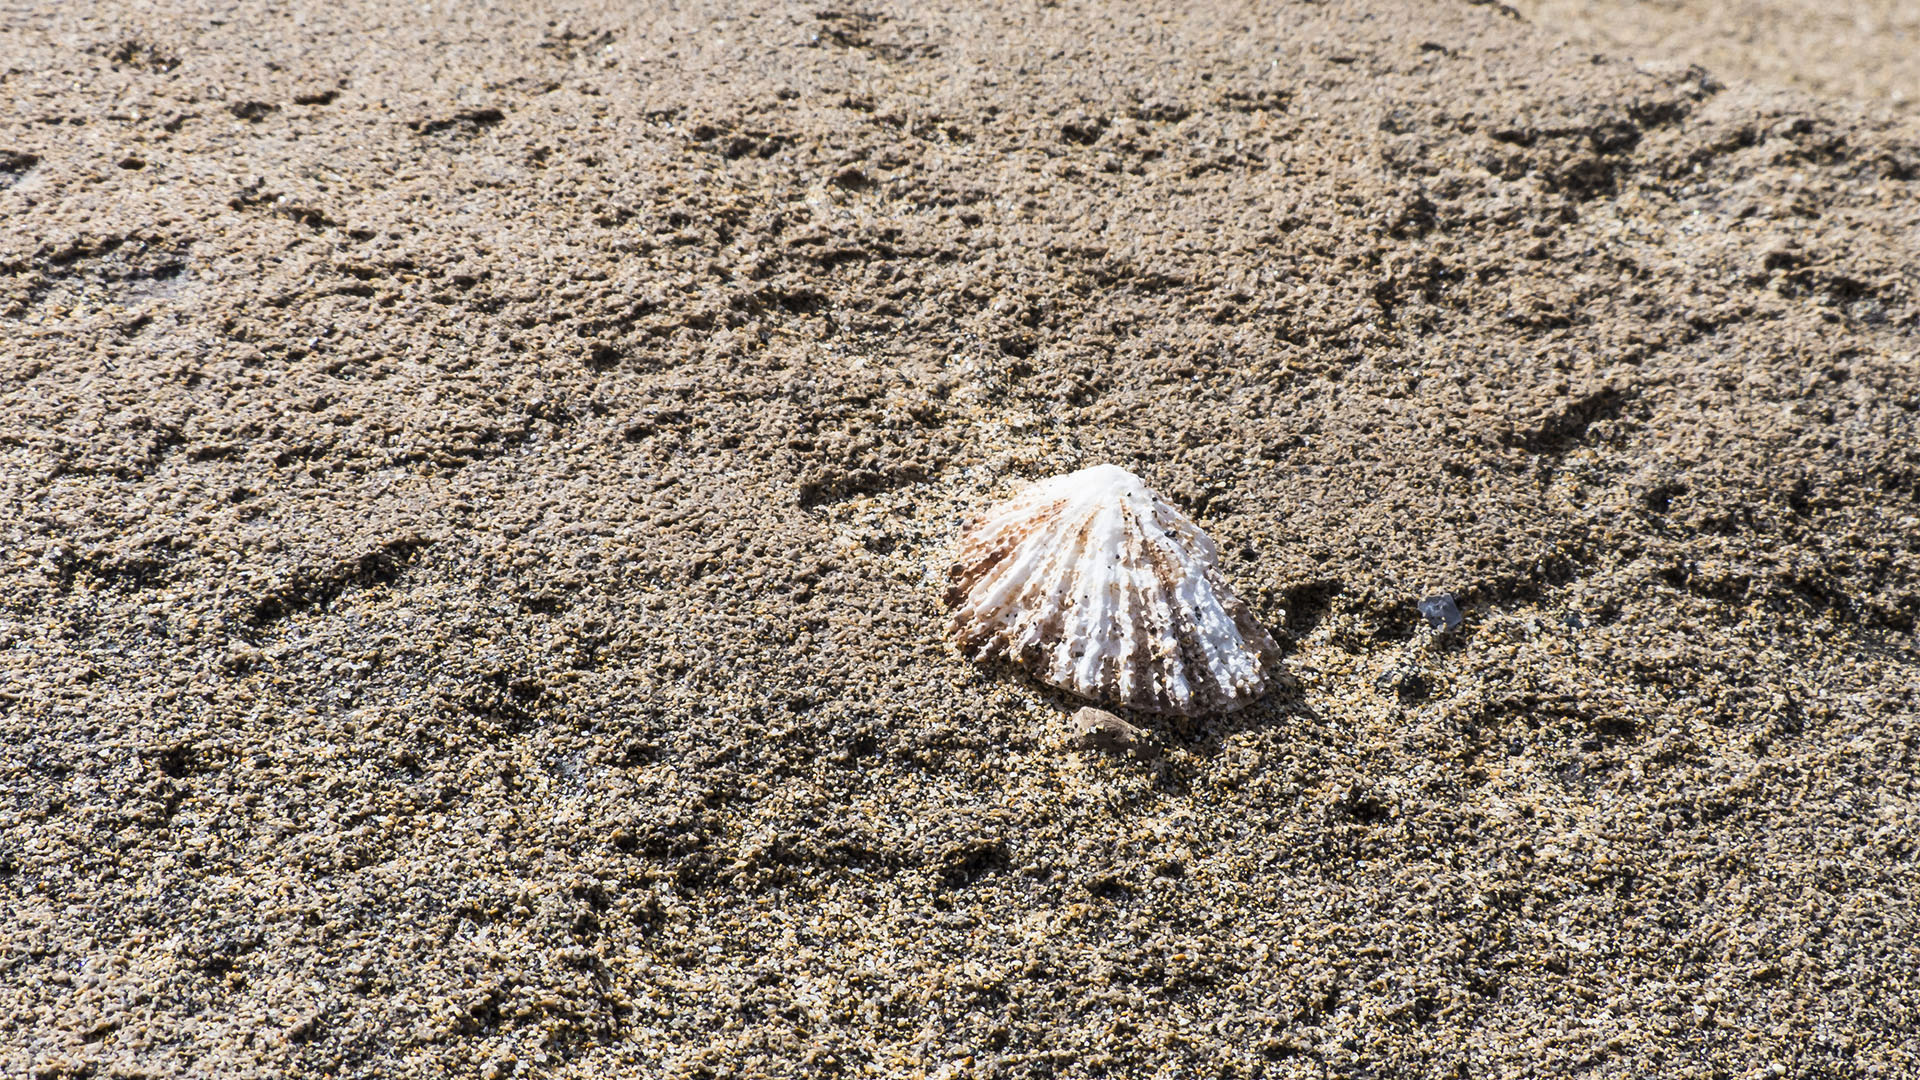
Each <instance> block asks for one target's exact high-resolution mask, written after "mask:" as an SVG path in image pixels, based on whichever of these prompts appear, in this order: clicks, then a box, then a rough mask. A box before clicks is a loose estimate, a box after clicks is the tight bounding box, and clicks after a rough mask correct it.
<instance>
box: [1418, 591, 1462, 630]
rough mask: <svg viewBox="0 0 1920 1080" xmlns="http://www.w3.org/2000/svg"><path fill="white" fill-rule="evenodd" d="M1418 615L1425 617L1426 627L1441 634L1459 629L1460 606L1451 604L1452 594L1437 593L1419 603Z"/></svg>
mask: <svg viewBox="0 0 1920 1080" xmlns="http://www.w3.org/2000/svg"><path fill="white" fill-rule="evenodd" d="M1420 614H1422V615H1425V616H1426V617H1427V625H1428V626H1431V627H1433V628H1434V629H1435V630H1438V631H1440V632H1441V633H1446V632H1447V631H1449V630H1457V629H1459V628H1460V621H1461V620H1460V605H1458V604H1456V603H1454V602H1453V594H1452V593H1438V594H1436V595H1433V596H1429V597H1427V598H1426V599H1425V600H1422V601H1420Z"/></svg>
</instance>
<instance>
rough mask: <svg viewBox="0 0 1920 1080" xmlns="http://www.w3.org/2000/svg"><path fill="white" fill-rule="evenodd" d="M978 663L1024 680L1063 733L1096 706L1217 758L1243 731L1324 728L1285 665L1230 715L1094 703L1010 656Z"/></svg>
mask: <svg viewBox="0 0 1920 1080" xmlns="http://www.w3.org/2000/svg"><path fill="white" fill-rule="evenodd" d="M975 663H977V664H978V666H979V668H980V671H981V672H982V673H983V674H985V675H986V676H987V677H989V678H990V679H992V680H994V681H996V682H997V681H1001V680H1005V681H1008V682H1014V683H1018V684H1020V685H1021V686H1022V687H1024V688H1025V689H1026V690H1027V691H1028V692H1029V693H1031V694H1033V695H1034V696H1035V697H1038V698H1040V699H1041V700H1042V701H1044V702H1046V703H1047V705H1048V706H1050V707H1051V708H1052V709H1053V711H1054V712H1055V714H1056V719H1055V720H1054V723H1055V724H1056V725H1057V728H1056V731H1057V732H1059V733H1062V734H1064V733H1065V732H1066V731H1067V728H1068V726H1069V719H1068V718H1069V717H1071V716H1072V715H1073V714H1074V713H1076V712H1078V711H1079V710H1081V709H1082V708H1085V707H1087V706H1089V705H1091V706H1093V707H1094V708H1096V709H1105V710H1106V711H1108V712H1110V713H1112V714H1114V715H1115V716H1118V717H1120V718H1121V719H1122V720H1125V721H1126V722H1127V723H1129V724H1132V725H1133V726H1134V727H1137V728H1140V729H1141V730H1143V731H1145V732H1147V733H1149V734H1150V735H1152V736H1153V737H1154V739H1155V740H1156V741H1157V742H1158V743H1159V744H1160V746H1161V747H1162V748H1163V749H1166V750H1174V749H1178V750H1183V751H1185V752H1186V753H1188V754H1191V755H1193V756H1195V757H1199V758H1211V757H1213V756H1214V755H1216V754H1218V753H1219V752H1220V749H1221V746H1222V745H1223V744H1224V743H1225V741H1226V740H1227V739H1228V738H1230V737H1231V736H1233V735H1235V734H1238V733H1240V732H1243V731H1257V730H1262V729H1267V728H1283V729H1289V730H1294V731H1298V732H1300V733H1301V734H1302V735H1303V736H1306V737H1311V735H1310V733H1311V732H1313V731H1316V730H1318V729H1319V728H1320V726H1321V725H1320V716H1319V714H1318V713H1316V712H1315V711H1314V710H1313V707H1312V706H1310V705H1308V704H1307V701H1306V697H1305V695H1304V693H1303V692H1302V690H1301V688H1300V685H1299V683H1298V682H1297V681H1295V680H1294V679H1293V677H1292V676H1291V675H1288V674H1286V672H1285V669H1284V666H1283V667H1282V669H1281V672H1280V676H1279V677H1278V678H1276V679H1274V680H1273V681H1274V684H1275V685H1273V686H1272V687H1270V688H1269V689H1268V690H1267V692H1266V693H1265V694H1263V695H1261V696H1260V697H1259V698H1256V699H1255V700H1253V701H1251V702H1249V703H1247V705H1245V706H1244V707H1242V708H1239V709H1235V710H1234V711H1232V712H1227V713H1213V714H1208V715H1203V716H1181V715H1179V714H1177V713H1156V712H1148V711H1146V710H1143V709H1133V708H1128V707H1127V706H1124V705H1110V704H1107V703H1105V702H1100V701H1092V700H1089V699H1087V698H1083V697H1080V696H1079V695H1078V694H1074V693H1072V692H1071V691H1067V690H1062V689H1060V688H1059V687H1056V686H1052V685H1049V684H1047V683H1044V682H1041V681H1040V680H1039V679H1038V678H1036V677H1035V676H1034V675H1033V674H1032V673H1031V672H1029V671H1028V670H1027V669H1026V668H1025V667H1022V666H1021V665H1019V664H1016V663H1014V662H1012V661H1010V660H1006V659H996V660H988V661H976V662H975ZM1161 764H1163V765H1164V764H1165V763H1164V762H1162V763H1161Z"/></svg>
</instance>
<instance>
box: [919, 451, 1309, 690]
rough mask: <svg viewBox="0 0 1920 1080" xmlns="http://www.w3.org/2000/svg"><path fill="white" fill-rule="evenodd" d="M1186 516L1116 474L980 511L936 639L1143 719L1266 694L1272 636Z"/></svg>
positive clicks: (1055, 481) (1108, 470)
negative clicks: (1140, 712) (1138, 712)
mask: <svg viewBox="0 0 1920 1080" xmlns="http://www.w3.org/2000/svg"><path fill="white" fill-rule="evenodd" d="M1219 554H1220V552H1219V549H1218V548H1217V547H1215V546H1214V543H1213V541H1212V540H1209V539H1208V538H1207V535H1206V534H1205V533H1203V532H1201V531H1200V528H1199V526H1197V525H1195V524H1194V523H1193V522H1192V521H1190V520H1188V518H1187V516H1186V515H1185V514H1182V513H1181V512H1180V511H1179V510H1177V509H1175V508H1173V507H1172V506H1169V505H1168V504H1166V503H1165V502H1163V501H1161V499H1160V498H1159V497H1158V496H1156V495H1155V494H1154V493H1153V492H1152V491H1150V490H1148V488H1147V485H1146V484H1144V483H1142V482H1141V480H1140V478H1139V477H1137V476H1135V475H1133V474H1132V473H1130V472H1128V471H1127V470H1125V469H1122V468H1120V467H1119V466H1117V465H1096V466H1094V467H1093V468H1091V469H1081V470H1080V471H1079V472H1074V473H1067V474H1066V475H1064V476H1055V477H1053V478H1051V479H1048V480H1042V481H1040V482H1039V483H1037V484H1034V485H1033V486H1031V487H1029V488H1027V489H1026V490H1025V491H1023V492H1021V493H1020V494H1018V495H1016V496H1014V497H1013V498H1011V499H1009V500H1007V501H1006V502H1004V503H1001V504H1000V505H998V506H996V507H994V508H993V509H991V510H989V511H987V513H986V516H985V517H984V518H982V519H981V520H980V522H979V523H978V524H977V525H975V526H974V528H973V530H972V531H971V532H969V533H968V534H967V535H966V536H965V537H964V538H962V539H961V541H960V544H959V547H958V549H957V550H956V551H955V553H954V561H953V565H952V567H951V568H950V569H949V571H948V577H949V579H950V580H951V582H952V587H951V588H949V589H948V590H947V596H946V600H947V606H948V607H949V608H951V609H953V616H952V619H951V620H950V621H949V622H948V624H947V633H948V636H949V637H951V638H952V639H953V640H954V642H955V643H956V644H958V645H959V646H960V648H961V649H962V650H963V651H965V652H966V653H967V654H968V655H969V656H971V657H973V658H974V659H975V660H991V659H996V658H1000V657H1005V658H1007V659H1010V660H1013V661H1014V662H1016V663H1018V664H1021V665H1022V666H1024V667H1026V668H1027V669H1028V670H1029V671H1031V672H1032V673H1033V674H1034V676H1035V677H1037V678H1039V679H1040V680H1041V681H1042V682H1045V683H1047V684H1048V685H1051V686H1057V687H1059V688H1061V689H1063V690H1070V691H1072V692H1074V693H1076V694H1079V695H1080V696H1082V697H1087V698H1092V699H1093V700H1095V701H1099V702H1103V703H1105V704H1109V705H1124V706H1127V707H1129V708H1135V709H1144V710H1147V711H1150V712H1165V713H1179V714H1181V715H1183V716H1194V715H1198V714H1201V713H1212V712H1226V711H1229V710H1232V709H1237V708H1239V707H1241V706H1242V705H1245V704H1247V703H1248V702H1250V701H1252V700H1254V699H1255V698H1258V697H1259V696H1260V695H1261V694H1263V693H1265V692H1266V689H1267V685H1268V678H1267V667H1268V665H1269V664H1277V663H1278V660H1279V650H1278V649H1277V648H1276V647H1275V646H1274V643H1273V639H1272V638H1271V637H1269V636H1268V635H1267V632H1266V631H1265V630H1263V629H1261V628H1260V625H1259V624H1258V623H1256V622H1255V621H1254V620H1253V616H1252V615H1251V614H1249V613H1248V611H1247V606H1246V604H1244V603H1242V602H1241V600H1240V598H1239V597H1237V596H1235V595H1234V594H1233V590H1232V589H1229V588H1228V587H1227V583H1226V581H1225V580H1224V579H1222V578H1221V576H1220V571H1219V569H1218V568H1217V566H1216V563H1217V562H1218V560H1219Z"/></svg>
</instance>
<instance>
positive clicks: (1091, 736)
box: [1069, 705, 1152, 753]
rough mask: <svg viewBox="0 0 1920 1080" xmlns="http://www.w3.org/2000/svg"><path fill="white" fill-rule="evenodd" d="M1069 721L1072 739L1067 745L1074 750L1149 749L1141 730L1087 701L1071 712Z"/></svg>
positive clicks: (1147, 737) (1149, 741) (1149, 742)
mask: <svg viewBox="0 0 1920 1080" xmlns="http://www.w3.org/2000/svg"><path fill="white" fill-rule="evenodd" d="M1072 723H1073V740H1072V742H1071V743H1069V745H1070V746H1071V747H1072V748H1073V749H1075V750H1112V751H1122V752H1124V751H1127V750H1133V751H1136V752H1139V753H1147V752H1149V751H1150V750H1151V749H1152V739H1151V737H1150V736H1149V735H1148V734H1147V733H1146V732H1145V731H1142V730H1141V729H1139V728H1137V727H1134V726H1133V725H1132V724H1129V723H1127V722H1126V721H1125V720H1122V719H1120V718H1119V717H1117V716H1115V715H1113V714H1112V713H1110V712H1108V711H1106V710H1105V709H1096V708H1094V707H1093V706H1091V705H1089V706H1087V707H1085V708H1083V709H1081V710H1080V711H1079V712H1076V713H1074V714H1073V721H1072Z"/></svg>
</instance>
